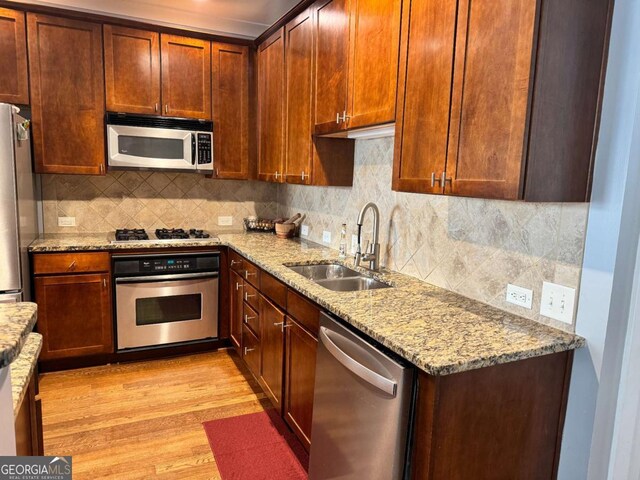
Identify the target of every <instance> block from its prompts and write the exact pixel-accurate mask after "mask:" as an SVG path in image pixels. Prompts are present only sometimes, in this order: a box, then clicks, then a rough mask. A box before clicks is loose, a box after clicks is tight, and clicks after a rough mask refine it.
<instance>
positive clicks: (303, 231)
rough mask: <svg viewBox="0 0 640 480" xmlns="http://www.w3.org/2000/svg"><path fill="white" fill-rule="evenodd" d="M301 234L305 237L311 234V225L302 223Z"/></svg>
mask: <svg viewBox="0 0 640 480" xmlns="http://www.w3.org/2000/svg"><path fill="white" fill-rule="evenodd" d="M300 235H302V236H303V237H307V236H309V225H302V227H301V228H300Z"/></svg>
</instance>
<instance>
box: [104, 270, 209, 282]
mask: <svg viewBox="0 0 640 480" xmlns="http://www.w3.org/2000/svg"><path fill="white" fill-rule="evenodd" d="M218 276H219V275H218V273H217V272H201V273H176V274H169V275H149V276H146V277H118V278H116V283H152V282H166V281H173V280H194V279H200V278H218Z"/></svg>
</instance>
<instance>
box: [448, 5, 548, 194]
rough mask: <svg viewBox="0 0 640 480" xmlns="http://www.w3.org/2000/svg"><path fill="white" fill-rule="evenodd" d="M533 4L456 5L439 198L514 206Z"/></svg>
mask: <svg viewBox="0 0 640 480" xmlns="http://www.w3.org/2000/svg"><path fill="white" fill-rule="evenodd" d="M536 3H537V2H536V0H461V1H460V2H459V7H458V11H459V14H458V30H457V35H456V61H455V72H454V87H453V95H452V111H451V119H452V120H451V121H452V123H451V134H450V138H449V156H448V161H447V177H448V178H450V179H451V180H450V181H448V182H447V185H446V186H445V192H446V193H451V194H454V195H467V196H474V197H484V198H500V199H517V198H519V196H520V194H521V191H520V190H521V183H522V176H523V174H524V168H523V167H524V162H523V158H524V155H523V153H524V144H525V130H526V125H527V111H528V106H529V101H530V95H529V92H530V80H531V65H532V52H533V35H534V23H535V17H536Z"/></svg>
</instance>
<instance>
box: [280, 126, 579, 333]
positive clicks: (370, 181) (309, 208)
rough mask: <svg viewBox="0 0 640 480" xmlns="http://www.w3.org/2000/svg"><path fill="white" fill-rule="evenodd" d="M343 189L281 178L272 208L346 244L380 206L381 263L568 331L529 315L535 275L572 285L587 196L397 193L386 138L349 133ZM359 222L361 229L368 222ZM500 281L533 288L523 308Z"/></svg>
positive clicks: (537, 286)
mask: <svg viewBox="0 0 640 480" xmlns="http://www.w3.org/2000/svg"><path fill="white" fill-rule="evenodd" d="M355 154H356V159H355V176H354V185H353V187H352V188H342V187H333V188H321V187H304V186H297V185H281V186H280V187H279V190H278V200H279V206H280V211H279V213H280V215H283V216H284V215H290V214H293V213H295V212H298V211H299V212H302V213H304V214H306V218H305V221H304V223H305V224H307V225H308V226H309V236H308V238H309V239H310V240H313V241H316V242H322V233H323V231H324V230H328V231H330V232H331V235H332V242H331V243H332V246H333V247H334V248H338V244H339V240H340V228H341V224H342V223H347V229H348V235H347V237H348V238H347V247H348V248H350V246H351V235H352V234H355V233H356V232H357V230H356V220H357V217H358V213H359V211H360V209H361V208H362V206H363V205H364V204H365V203H367V202H369V201H373V202H375V203H376V204H377V205H378V207H379V208H380V213H381V220H382V221H381V226H380V243H381V251H382V252H383V253H382V255H383V259H382V262H383V264H384V265H386V266H387V267H388V268H391V269H393V270H399V271H401V272H403V273H406V274H408V275H412V276H414V277H418V278H421V279H423V280H426V281H427V282H430V283H432V284H435V285H438V286H441V287H443V288H446V289H449V290H453V291H455V292H458V293H461V294H462V295H465V296H467V297H471V298H474V299H477V300H480V301H482V302H485V303H489V304H491V305H494V306H496V307H498V308H501V309H503V310H508V311H511V312H514V313H516V314H519V315H522V316H525V317H528V318H531V319H534V320H536V321H540V322H542V323H546V324H550V325H553V326H556V327H558V328H562V329H564V330H569V331H573V329H574V328H573V326H569V325H565V324H563V323H561V322H556V321H554V320H552V319H548V318H546V317H542V316H540V315H539V313H538V312H539V311H540V295H541V290H542V282H543V281H551V282H556V283H560V284H562V285H566V286H569V287H573V288H576V289H577V288H578V286H579V279H580V273H581V264H582V255H583V247H584V237H585V231H586V222H587V213H588V204H575V203H568V204H543V203H523V202H506V201H495V200H480V199H471V198H459V197H445V196H438V195H420V194H409V193H399V192H394V191H392V190H391V174H392V162H393V139H392V138H383V139H377V140H358V141H357V142H356V153H355ZM370 218H371V216H370V214H368V220H367V222H368V224H367V225H365V227H364V228H363V233H364V238H365V239H366V238H370V236H371V235H370V232H371V224H370ZM507 283H513V284H516V285H520V286H522V287H526V288H530V289H532V290H533V291H534V297H533V309H531V310H528V309H525V308H522V307H518V306H515V305H511V304H509V303H507V302H506V301H505V296H506V286H507Z"/></svg>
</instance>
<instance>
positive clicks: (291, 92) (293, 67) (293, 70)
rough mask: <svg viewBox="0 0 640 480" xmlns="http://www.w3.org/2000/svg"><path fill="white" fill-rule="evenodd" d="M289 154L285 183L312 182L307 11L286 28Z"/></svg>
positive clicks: (309, 12) (309, 16) (310, 31)
mask: <svg viewBox="0 0 640 480" xmlns="http://www.w3.org/2000/svg"><path fill="white" fill-rule="evenodd" d="M285 45H286V56H285V57H286V66H287V73H286V91H287V95H286V114H287V128H286V149H285V150H286V152H285V153H286V154H285V180H286V181H287V182H288V183H301V184H308V183H310V182H311V173H312V172H311V166H312V157H313V141H312V138H311V136H312V134H313V126H312V114H313V97H312V95H313V19H312V10H311V9H307V10H306V11H304V12H303V13H301V14H300V15H298V16H297V17H296V18H295V19H293V20H292V21H291V22H289V23H288V24H287V25H286V27H285Z"/></svg>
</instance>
